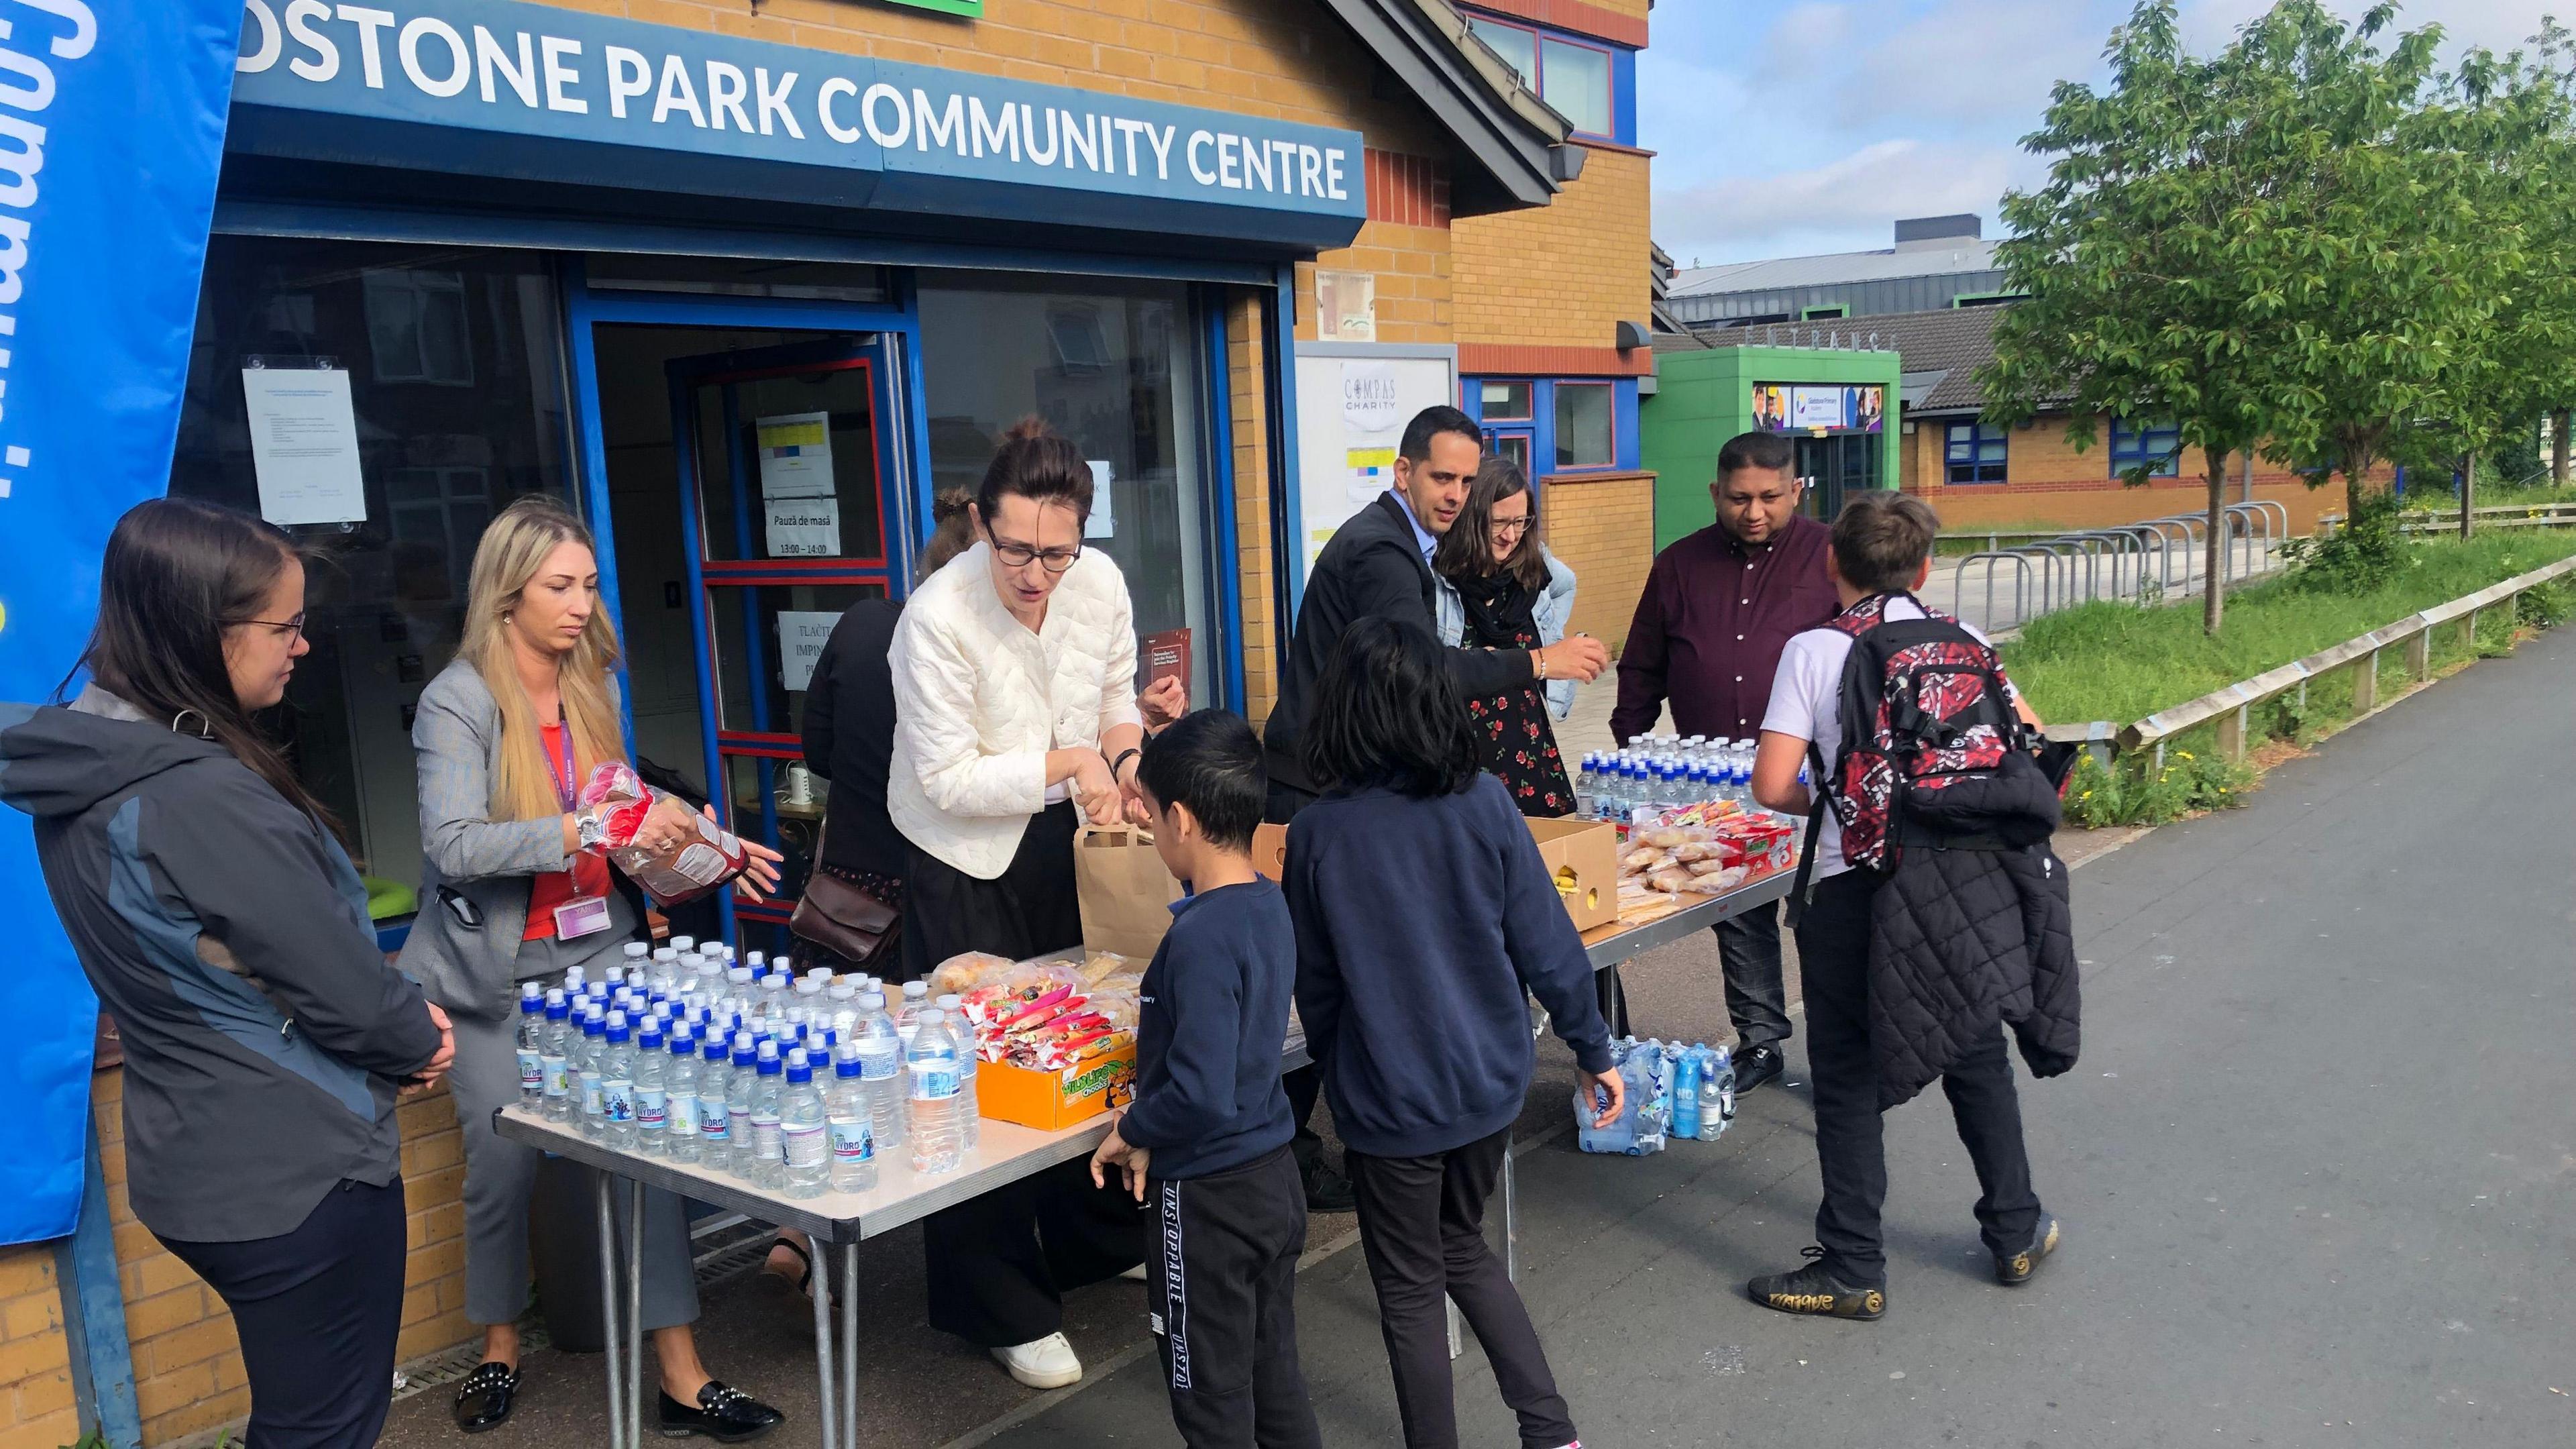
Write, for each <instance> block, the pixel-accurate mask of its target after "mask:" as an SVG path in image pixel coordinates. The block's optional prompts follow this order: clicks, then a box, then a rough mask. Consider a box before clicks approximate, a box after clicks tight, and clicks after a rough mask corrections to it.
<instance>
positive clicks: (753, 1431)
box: [659, 1379, 787, 1444]
mask: <svg viewBox="0 0 2576 1449" xmlns="http://www.w3.org/2000/svg"><path fill="white" fill-rule="evenodd" d="M659 1397H660V1398H661V1400H662V1436H663V1437H664V1438H666V1439H685V1438H687V1437H689V1436H690V1435H691V1434H704V1435H706V1436H707V1437H708V1438H710V1439H713V1440H715V1441H716V1442H717V1443H719V1444H740V1443H742V1442H744V1441H745V1440H749V1439H757V1438H759V1437H760V1436H761V1435H763V1434H766V1433H768V1432H769V1431H770V1430H772V1429H775V1428H777V1427H778V1426H779V1425H781V1424H784V1423H786V1422H787V1416H786V1415H785V1414H782V1413H780V1412H778V1411H777V1410H776V1409H773V1408H771V1407H769V1406H768V1405H767V1404H764V1403H762V1402H761V1401H760V1400H758V1399H755V1398H753V1397H752V1396H751V1395H749V1394H746V1393H743V1392H741V1391H740V1390H737V1389H730V1388H727V1387H725V1386H724V1385H723V1384H720V1383H718V1382H716V1381H715V1380H714V1379H709V1380H707V1386H706V1387H705V1388H702V1389H700V1390H698V1402H697V1406H696V1407H695V1408H692V1407H690V1406H689V1405H687V1404H684V1403H681V1402H680V1401H679V1400H677V1399H675V1398H672V1397H671V1396H670V1395H669V1394H662V1395H660V1396H659Z"/></svg>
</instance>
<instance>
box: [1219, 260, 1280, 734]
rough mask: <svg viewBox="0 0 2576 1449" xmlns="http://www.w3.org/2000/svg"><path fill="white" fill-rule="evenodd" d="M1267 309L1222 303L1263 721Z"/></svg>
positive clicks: (1241, 573) (1247, 608)
mask: <svg viewBox="0 0 2576 1449" xmlns="http://www.w3.org/2000/svg"><path fill="white" fill-rule="evenodd" d="M1264 316H1265V313H1264V310H1263V308H1262V305H1261V300H1260V298H1259V297H1257V296H1254V295H1253V294H1251V293H1248V292H1247V293H1239V294H1237V295H1236V296H1235V297H1234V299H1233V300H1231V301H1230V302H1228V303H1227V305H1226V309H1225V351H1226V372H1227V378H1228V392H1227V402H1228V404H1229V406H1230V408H1231V409H1232V412H1233V416H1234V537H1235V549H1236V554H1237V558H1236V565H1235V566H1236V571H1237V573H1236V576H1237V578H1238V579H1239V580H1240V581H1241V588H1242V597H1243V692H1244V705H1243V713H1244V717H1245V718H1247V719H1249V720H1251V721H1252V722H1253V723H1254V724H1256V725H1258V724H1260V723H1261V722H1262V721H1263V720H1266V719H1268V718H1269V717H1270V707H1271V706H1272V705H1273V704H1275V703H1276V702H1277V701H1278V698H1279V666H1278V646H1277V642H1276V641H1277V638H1278V634H1277V629H1276V627H1275V618H1274V616H1275V614H1276V613H1277V609H1276V607H1275V605H1274V601H1273V597H1272V596H1273V592H1274V590H1275V588H1276V582H1277V575H1276V573H1275V572H1274V570H1273V565H1272V560H1271V557H1270V433H1269V408H1268V398H1269V396H1270V390H1269V377H1268V369H1267V366H1266V363H1265V358H1264V356H1263V348H1262V335H1261V333H1262V323H1263V320H1264Z"/></svg>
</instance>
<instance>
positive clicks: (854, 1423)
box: [841, 1242, 859, 1449]
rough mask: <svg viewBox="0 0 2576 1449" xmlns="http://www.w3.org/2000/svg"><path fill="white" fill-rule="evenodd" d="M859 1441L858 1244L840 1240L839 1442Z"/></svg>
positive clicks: (852, 1445)
mask: <svg viewBox="0 0 2576 1449" xmlns="http://www.w3.org/2000/svg"><path fill="white" fill-rule="evenodd" d="M858 1443H859V1245H858V1244H857V1243H856V1242H848V1243H843V1244H841V1444H842V1446H843V1449H858Z"/></svg>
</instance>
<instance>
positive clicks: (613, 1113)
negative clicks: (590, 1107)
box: [599, 1011, 635, 1152]
mask: <svg viewBox="0 0 2576 1449" xmlns="http://www.w3.org/2000/svg"><path fill="white" fill-rule="evenodd" d="M630 1040H631V1033H630V1032H629V1029H628V1027H627V1025H626V1013H625V1012H622V1011H612V1012H610V1013H609V1014H608V1030H607V1033H606V1041H605V1043H604V1045H603V1047H602V1050H601V1052H600V1057H599V1127H600V1140H601V1141H603V1142H605V1143H607V1144H608V1145H609V1146H610V1147H612V1148H614V1149H616V1150H617V1151H620V1152H632V1151H634V1150H635V1048H634V1047H633V1046H631V1045H629V1044H628V1043H629V1042H630Z"/></svg>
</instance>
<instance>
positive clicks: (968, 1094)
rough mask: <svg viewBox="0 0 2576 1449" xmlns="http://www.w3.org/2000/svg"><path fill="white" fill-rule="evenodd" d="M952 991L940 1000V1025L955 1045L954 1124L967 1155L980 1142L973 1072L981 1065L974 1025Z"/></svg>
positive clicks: (979, 1114)
mask: <svg viewBox="0 0 2576 1449" xmlns="http://www.w3.org/2000/svg"><path fill="white" fill-rule="evenodd" d="M961 1000H962V998H960V997H959V996H958V995H957V994H956V993H955V992H950V993H949V994H947V995H945V996H942V997H940V998H939V1018H940V1024H941V1025H943V1026H945V1027H947V1028H948V1035H949V1037H950V1038H951V1039H952V1040H954V1041H955V1042H956V1043H957V1123H958V1128H959V1131H960V1133H961V1134H962V1135H961V1136H960V1137H959V1139H958V1145H959V1146H961V1147H963V1148H965V1150H967V1151H968V1152H972V1151H974V1150H975V1144H976V1143H977V1142H979V1141H981V1140H983V1136H984V1131H983V1125H982V1124H983V1120H984V1118H983V1109H982V1107H980V1106H979V1105H977V1103H976V1100H975V1069H976V1067H977V1066H978V1065H979V1064H980V1061H981V1053H979V1052H978V1051H977V1043H976V1040H975V1026H974V1023H972V1022H970V1021H968V1020H967V1019H966V1013H965V1012H964V1011H963V1010H961V1009H960V1003H961Z"/></svg>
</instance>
